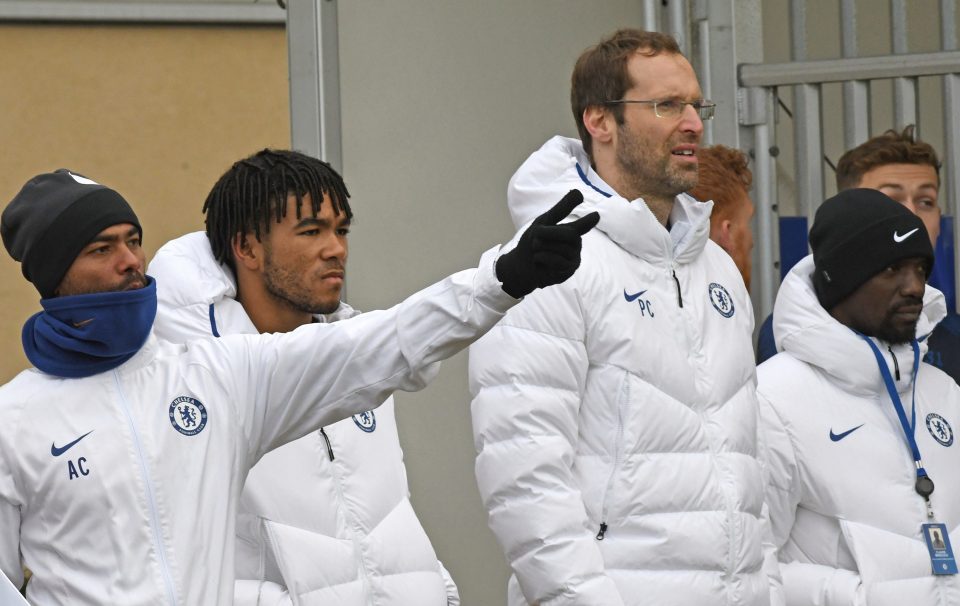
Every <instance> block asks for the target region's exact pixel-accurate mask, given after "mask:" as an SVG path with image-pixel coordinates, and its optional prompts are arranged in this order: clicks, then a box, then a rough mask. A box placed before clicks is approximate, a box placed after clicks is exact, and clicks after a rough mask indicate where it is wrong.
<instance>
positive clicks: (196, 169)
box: [0, 25, 290, 381]
mask: <svg viewBox="0 0 960 606" xmlns="http://www.w3.org/2000/svg"><path fill="white" fill-rule="evenodd" d="M0 57H3V60H2V61H0V108H2V111H0V140H2V141H3V145H4V147H5V150H4V153H3V158H4V160H3V170H2V171H0V204H2V205H3V206H5V205H6V203H7V202H8V201H9V200H10V199H11V198H12V197H13V196H14V195H15V194H16V193H17V191H19V189H20V187H21V186H22V185H23V184H24V183H25V182H26V181H27V180H28V179H29V178H30V177H32V176H34V175H36V174H38V173H41V172H47V171H51V170H54V169H57V168H70V169H72V170H75V171H77V172H80V173H82V174H85V175H87V176H89V177H91V178H93V179H94V180H97V181H101V182H103V183H104V184H106V185H110V186H111V187H114V188H115V189H117V190H119V191H120V192H121V193H123V195H124V196H126V198H127V199H128V200H129V201H130V203H131V204H132V205H133V207H134V209H135V210H136V211H137V213H138V214H139V216H140V220H141V222H142V224H143V226H144V246H145V248H146V249H147V253H148V256H150V255H152V254H153V252H154V251H156V249H157V248H158V247H159V246H160V245H161V244H163V243H164V242H165V241H166V240H168V239H170V238H172V237H174V236H177V235H180V234H182V233H184V232H187V231H193V230H197V229H201V228H202V227H203V215H202V214H201V212H200V207H201V205H202V204H203V200H204V198H205V197H206V194H207V192H208V191H209V190H210V187H211V186H212V185H213V183H214V181H215V180H216V179H217V177H219V176H220V174H221V173H222V172H223V171H224V170H226V169H227V168H228V167H229V166H230V164H231V163H232V162H233V161H234V160H236V159H238V158H240V157H242V156H244V155H246V154H249V153H251V152H253V151H256V150H257V149H259V148H262V147H265V146H275V147H276V146H279V147H286V146H289V144H290V143H289V141H290V135H289V129H290V122H289V117H288V115H289V109H288V108H289V103H288V98H289V96H288V90H287V68H286V65H287V49H286V37H285V34H284V30H283V28H282V27H272V28H268V27H251V28H226V27H223V28H219V27H137V26H91V25H83V26H52V25H0ZM38 300H39V295H38V294H37V293H36V291H35V290H33V288H32V287H31V286H30V285H29V284H28V283H27V282H26V281H25V280H24V279H23V278H22V276H21V274H20V267H19V265H18V264H17V263H15V262H13V261H12V260H11V259H10V257H9V256H8V255H7V254H6V252H3V253H2V254H0V310H2V311H0V348H2V352H3V355H2V356H0V381H6V380H8V379H9V378H11V377H12V376H13V375H14V374H16V373H17V372H18V371H20V370H22V369H23V368H25V367H26V365H27V363H26V359H25V358H24V356H23V353H22V349H21V347H20V327H21V326H22V324H23V321H24V320H25V319H26V318H27V316H29V315H30V314H32V313H33V312H35V311H37V310H38V309H39V305H38Z"/></svg>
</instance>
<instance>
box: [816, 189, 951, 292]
mask: <svg viewBox="0 0 960 606" xmlns="http://www.w3.org/2000/svg"><path fill="white" fill-rule="evenodd" d="M810 248H812V249H813V263H814V272H813V286H814V289H815V290H816V292H817V298H818V299H819V300H820V304H821V305H823V308H824V309H826V310H828V311H829V310H830V309H832V308H833V306H834V305H836V304H837V303H839V302H840V301H842V300H843V299H845V298H846V297H847V296H848V295H850V294H851V293H853V291H855V290H857V289H858V288H859V287H860V285H862V284H863V283H864V282H866V281H867V280H869V279H870V278H872V277H873V276H875V275H877V274H878V273H880V271H882V270H883V269H884V268H886V267H889V266H890V265H891V264H893V263H896V262H897V261H901V260H903V259H908V258H911V257H924V258H926V259H927V260H928V261H929V265H928V270H927V276H928V277H929V275H930V273H929V272H930V268H932V267H933V247H932V246H931V245H930V236H929V235H928V234H927V228H926V227H924V226H923V221H921V220H920V217H918V216H916V215H915V214H913V213H912V212H910V211H909V210H908V209H907V208H906V207H904V206H903V205H901V204H898V203H897V202H895V201H893V200H892V199H890V198H889V197H888V196H887V195H886V194H884V193H882V192H880V191H877V190H875V189H848V190H844V191H842V192H840V193H839V194H837V195H836V196H834V197H832V198H830V199H828V200H827V201H826V202H824V203H823V204H822V205H821V206H820V208H819V209H817V214H816V217H815V218H814V220H813V228H812V229H811V230H810Z"/></svg>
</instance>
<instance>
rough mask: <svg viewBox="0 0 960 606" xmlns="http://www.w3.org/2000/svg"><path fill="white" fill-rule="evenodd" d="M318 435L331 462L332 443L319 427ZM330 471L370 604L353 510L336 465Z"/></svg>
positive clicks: (369, 589)
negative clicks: (323, 442) (325, 446)
mask: <svg viewBox="0 0 960 606" xmlns="http://www.w3.org/2000/svg"><path fill="white" fill-rule="evenodd" d="M320 435H322V436H323V439H324V440H326V442H327V453H328V454H329V455H330V461H331V462H332V461H333V444H332V442H331V441H330V437H329V436H328V435H327V432H326V431H324V430H323V428H320ZM330 471H331V473H332V474H333V484H334V486H336V488H337V507H338V508H342V509H343V523H344V524H345V525H346V528H347V532H349V533H350V542H351V543H353V550H354V553H355V554H356V558H357V561H358V562H360V576H361V578H360V583H361V585H362V587H363V589H364V591H365V593H366V599H367V603H368V604H372V603H373V586H372V585H371V584H370V574H369V572H368V571H367V559H366V558H365V557H364V556H363V546H362V545H361V544H360V540H359V539H358V538H357V532H356V529H355V528H354V527H353V512H352V511H350V507H349V505H348V504H347V500H346V498H345V497H344V496H343V481H342V479H341V477H340V471H339V470H338V469H337V466H336V465H333V466H331V469H330Z"/></svg>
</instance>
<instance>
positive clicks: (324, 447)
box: [149, 149, 459, 606]
mask: <svg viewBox="0 0 960 606" xmlns="http://www.w3.org/2000/svg"><path fill="white" fill-rule="evenodd" d="M298 194H300V206H299V207H296V206H295V205H296V204H297V195H298ZM348 197H349V194H348V193H347V188H346V186H345V185H344V183H343V179H342V178H341V177H340V175H339V174H337V172H336V171H334V170H333V169H332V168H331V167H330V165H329V164H327V163H325V162H322V161H320V160H317V159H315V158H311V157H309V156H306V155H304V154H301V153H298V152H294V151H285V150H268V149H267V150H263V151H261V152H258V153H256V154H254V155H252V156H250V157H248V158H245V159H243V160H240V161H238V162H236V163H235V164H234V165H233V166H231V167H230V169H229V170H227V171H226V172H225V173H224V174H223V176H221V177H220V179H219V180H218V181H217V183H216V185H215V186H214V187H213V189H212V190H211V191H210V194H209V196H208V197H207V200H206V202H205V204H204V206H203V210H204V212H205V213H206V226H207V230H206V233H205V234H204V233H202V232H197V233H193V234H188V235H186V236H183V237H181V238H178V239H176V240H173V241H171V242H168V243H167V244H165V245H164V246H163V247H161V248H160V250H159V251H157V254H156V256H155V257H154V259H153V261H152V262H151V263H150V269H149V273H150V275H152V276H153V277H154V278H156V279H157V281H158V284H159V288H158V291H157V296H158V299H159V307H158V311H157V326H156V331H157V334H158V335H159V336H160V337H162V338H165V339H169V340H172V341H175V342H186V341H189V340H190V339H194V338H197V337H209V336H211V335H213V336H220V335H228V334H256V333H268V332H270V333H276V332H289V331H291V330H294V329H295V328H297V327H299V326H302V325H305V324H310V323H312V322H333V321H336V320H339V319H343V318H349V317H351V316H354V315H356V313H357V312H355V311H354V310H353V309H352V308H350V306H348V305H346V304H345V303H341V301H340V294H341V290H342V287H343V281H344V277H345V271H346V262H347V233H348V232H349V230H350V223H351V220H352V217H353V210H352V208H351V206H350V204H349V202H348ZM313 200H319V202H318V203H317V207H319V212H317V213H316V215H314V213H312V212H311V209H312V208H314V206H313ZM377 404H379V402H371V403H370V407H371V409H372V408H373V407H374V406H376V405H377ZM237 532H238V541H237V587H236V594H235V604H237V605H241V604H260V605H267V604H274V603H281V602H282V600H290V601H291V602H292V603H293V604H294V605H299V604H320V603H331V604H339V605H342V606H350V605H357V606H360V605H366V604H383V605H385V606H386V605H390V604H392V605H395V606H405V605H408V604H417V605H422V606H446V605H447V604H451V605H452V604H459V595H458V593H457V588H456V585H455V584H454V583H453V580H452V579H451V578H450V576H449V574H447V571H446V570H445V569H444V568H443V566H442V565H441V564H440V563H439V562H438V561H437V557H436V554H435V553H434V551H433V547H432V546H431V545H430V540H429V539H428V538H427V535H426V532H425V531H424V530H423V527H422V526H421V525H420V521H419V520H418V519H417V516H416V514H415V513H414V511H413V507H412V506H411V504H410V501H409V499H408V488H407V476H406V469H405V468H404V465H403V453H402V451H401V449H400V442H399V437H398V435H397V425H396V420H395V417H394V407H393V399H392V398H388V399H387V401H386V402H385V403H384V404H383V405H381V406H380V407H379V408H377V409H376V410H375V411H374V410H369V411H367V412H363V413H361V414H357V415H354V416H353V418H351V419H346V420H343V421H340V422H338V423H334V424H332V425H329V426H327V427H325V428H320V429H319V430H318V431H314V432H312V433H310V434H308V435H306V436H304V437H303V438H300V439H299V440H296V441H294V442H291V443H289V444H286V445H284V446H281V447H280V448H278V449H276V450H274V451H272V452H269V453H267V454H266V455H265V456H264V457H263V458H262V459H261V460H260V462H259V463H257V465H256V466H254V468H253V469H252V470H250V475H248V476H247V481H246V484H245V485H244V489H243V494H242V495H241V500H240V510H239V517H238V523H237Z"/></svg>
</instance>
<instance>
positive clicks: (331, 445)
mask: <svg viewBox="0 0 960 606" xmlns="http://www.w3.org/2000/svg"><path fill="white" fill-rule="evenodd" d="M320 435H321V436H323V441H324V442H326V443H327V454H328V455H330V460H331V461H332V460H333V444H331V443H330V438H329V437H328V436H327V432H325V431H324V430H323V427H321V428H320Z"/></svg>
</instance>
